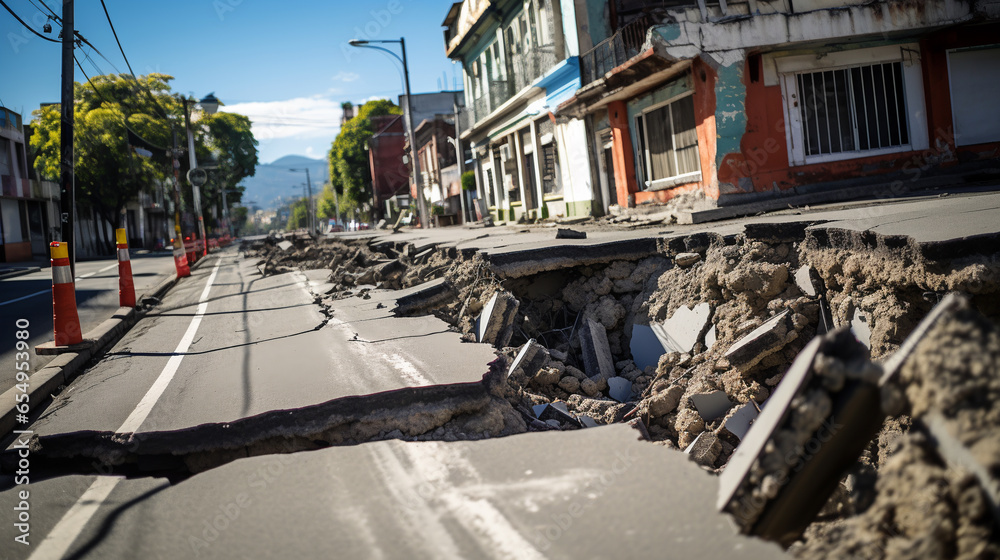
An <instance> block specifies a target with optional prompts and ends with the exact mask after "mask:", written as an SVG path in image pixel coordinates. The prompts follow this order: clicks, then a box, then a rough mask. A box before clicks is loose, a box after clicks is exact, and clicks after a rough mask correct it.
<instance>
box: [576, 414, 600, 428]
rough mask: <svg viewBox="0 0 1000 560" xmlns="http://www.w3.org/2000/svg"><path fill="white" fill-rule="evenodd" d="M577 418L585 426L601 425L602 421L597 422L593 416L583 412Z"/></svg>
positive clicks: (594, 426)
mask: <svg viewBox="0 0 1000 560" xmlns="http://www.w3.org/2000/svg"><path fill="white" fill-rule="evenodd" d="M576 418H577V420H579V421H580V423H581V424H583V427H584V428H596V427H598V426H600V425H601V424H600V423H598V422H597V420H594V418H593V417H592V416H590V415H587V414H581V415H579V416H577V417H576Z"/></svg>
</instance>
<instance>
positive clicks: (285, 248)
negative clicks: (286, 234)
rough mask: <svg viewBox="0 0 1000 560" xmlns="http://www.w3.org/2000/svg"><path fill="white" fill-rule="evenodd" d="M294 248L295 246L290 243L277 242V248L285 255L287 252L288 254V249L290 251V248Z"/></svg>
mask: <svg viewBox="0 0 1000 560" xmlns="http://www.w3.org/2000/svg"><path fill="white" fill-rule="evenodd" d="M294 246H295V245H293V244H292V242H291V241H279V242H278V248H279V249H281V250H282V251H285V252H286V253H287V252H288V251H289V250H290V249H291V248H292V247H294Z"/></svg>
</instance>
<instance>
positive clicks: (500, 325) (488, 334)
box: [476, 292, 607, 348]
mask: <svg viewBox="0 0 1000 560" xmlns="http://www.w3.org/2000/svg"><path fill="white" fill-rule="evenodd" d="M519 306H520V303H519V302H518V301H517V298H515V297H514V296H513V295H512V294H510V293H509V292H496V293H494V294H493V297H491V298H490V301H489V302H488V303H487V304H486V306H485V307H483V312H482V314H481V315H480V316H479V318H478V319H476V340H477V341H478V342H485V343H486V344H492V345H493V346H495V347H497V348H503V347H505V346H507V343H508V342H510V337H511V335H513V334H514V316H515V315H516V314H517V308H518V307H519ZM605 344H607V338H606V337H605Z"/></svg>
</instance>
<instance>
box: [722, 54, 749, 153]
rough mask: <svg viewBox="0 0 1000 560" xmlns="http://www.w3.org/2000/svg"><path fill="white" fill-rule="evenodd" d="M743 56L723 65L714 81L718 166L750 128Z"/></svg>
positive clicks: (735, 148) (735, 147)
mask: <svg viewBox="0 0 1000 560" xmlns="http://www.w3.org/2000/svg"><path fill="white" fill-rule="evenodd" d="M743 67H744V64H743V60H740V61H738V62H735V63H733V64H732V65H731V66H720V67H719V68H718V69H717V71H718V74H719V80H718V82H716V84H715V131H716V134H717V138H718V139H717V140H716V152H715V166H716V168H719V167H721V166H722V158H724V157H726V154H731V153H736V152H739V151H740V140H742V139H743V134H744V133H745V132H746V130H747V113H746V97H747V88H746V86H745V85H744V84H743Z"/></svg>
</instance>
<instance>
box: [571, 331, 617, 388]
mask: <svg viewBox="0 0 1000 560" xmlns="http://www.w3.org/2000/svg"><path fill="white" fill-rule="evenodd" d="M579 337H580V350H581V352H582V354H583V356H582V358H583V366H584V371H586V372H587V377H589V378H591V379H604V380H607V379H610V378H612V377H614V375H615V363H614V360H613V359H612V357H611V347H610V346H609V345H608V332H607V330H605V329H604V325H602V324H600V323H598V322H597V321H595V320H593V319H592V318H590V317H587V318H586V319H585V320H584V322H583V327H581V328H580V334H579Z"/></svg>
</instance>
